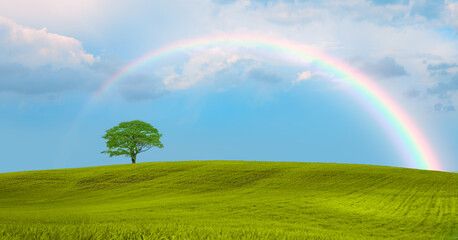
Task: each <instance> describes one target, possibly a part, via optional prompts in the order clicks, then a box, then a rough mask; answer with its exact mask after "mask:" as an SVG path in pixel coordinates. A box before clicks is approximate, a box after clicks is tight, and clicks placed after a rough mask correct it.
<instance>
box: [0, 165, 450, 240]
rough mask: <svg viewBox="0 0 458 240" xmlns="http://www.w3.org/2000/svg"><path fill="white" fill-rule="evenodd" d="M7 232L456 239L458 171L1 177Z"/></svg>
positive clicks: (248, 170) (285, 168)
mask: <svg viewBox="0 0 458 240" xmlns="http://www.w3.org/2000/svg"><path fill="white" fill-rule="evenodd" d="M0 239H453V240H455V239H458V174H457V173H448V172H437V171H425V170H415V169H405V168H393V167H382V166H369V165H353V164H329V163H291V162H244V161H188V162H157V163H140V164H135V165H132V164H127V165H112V166H103V167H91V168H77V169H60V170H46V171H30V172H14V173H2V174H0Z"/></svg>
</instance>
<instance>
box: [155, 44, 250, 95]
mask: <svg viewBox="0 0 458 240" xmlns="http://www.w3.org/2000/svg"><path fill="white" fill-rule="evenodd" d="M246 59H252V57H250V56H249V55H247V54H240V53H237V50H236V49H233V51H230V50H223V49H222V48H211V49H207V50H204V51H195V52H192V53H190V59H189V60H188V61H187V62H186V63H184V65H183V67H182V70H181V72H180V73H177V72H176V71H175V69H174V68H170V67H167V68H166V69H167V71H166V75H165V76H164V77H163V83H164V85H165V87H166V89H169V90H182V89H186V88H189V87H191V86H193V85H196V84H198V83H200V82H202V81H205V80H208V79H209V78H211V77H212V76H213V75H215V74H216V73H218V72H220V71H222V70H224V69H227V68H229V67H231V66H233V65H234V64H236V63H237V62H239V61H240V60H246Z"/></svg>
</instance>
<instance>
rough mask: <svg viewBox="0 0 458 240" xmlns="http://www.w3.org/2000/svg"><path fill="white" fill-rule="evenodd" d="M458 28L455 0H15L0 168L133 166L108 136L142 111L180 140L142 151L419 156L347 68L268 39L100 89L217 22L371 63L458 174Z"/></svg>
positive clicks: (236, 156)
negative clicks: (109, 148) (368, 104)
mask: <svg viewBox="0 0 458 240" xmlns="http://www.w3.org/2000/svg"><path fill="white" fill-rule="evenodd" d="M457 33H458V2H456V1H451V0H444V1H426V0H415V1H414V0H410V1H409V0H400V1H396V0H379V1H376V0H372V1H370V0H349V1H337V0H325V1H313V0H309V1H307V0H304V1H299V0H296V1H293V0H288V1H286V0H285V1H261V0H251V1H250V0H240V1H236V0H213V1H210V0H208V1H192V2H191V1H140V0H133V1H128V2H127V1H106V0H80V1H57V0H43V1H40V2H37V1H27V0H18V1H14V2H12V1H7V0H0V43H1V44H0V99H1V101H0V128H1V129H0V130H1V133H2V134H1V135H0V146H1V149H2V156H1V164H0V172H8V171H22V170H35V169H52V168H68V167H85V166H100V165H108V164H120V163H129V161H130V160H129V159H127V158H124V157H115V158H111V159H110V158H108V156H106V155H103V154H101V153H100V152H101V151H103V150H104V149H105V146H104V145H105V143H104V141H103V139H102V138H101V136H102V135H103V134H104V131H105V130H106V129H108V128H110V127H112V126H114V125H116V124H118V123H119V122H122V121H129V120H135V119H139V120H143V121H146V122H149V123H151V124H152V125H154V126H155V127H157V128H158V129H159V131H160V132H161V133H163V139H162V140H163V143H164V146H165V147H164V148H163V149H160V150H158V149H152V150H150V151H149V152H146V153H142V154H140V155H139V157H138V162H146V161H181V160H213V159H222V160H253V161H306V162H339V163H361V164H376V165H388V166H400V167H404V166H406V165H405V162H404V161H403V159H402V156H401V155H400V154H399V152H398V149H397V148H396V147H395V145H394V143H392V142H391V141H392V140H391V139H390V138H389V137H388V136H387V134H386V133H385V132H384V130H383V129H382V128H381V126H380V125H379V124H378V122H377V121H375V119H374V118H373V117H372V116H371V115H370V114H369V113H368V112H367V111H366V110H365V109H364V107H363V106H362V105H361V104H360V103H358V102H357V101H355V99H354V98H352V97H351V96H350V95H349V94H348V92H347V91H345V89H342V88H341V87H340V86H339V84H338V83H336V81H334V79H333V78H332V75H330V74H329V73H327V72H323V71H322V70H320V69H317V68H314V67H313V66H310V65H301V64H297V63H295V62H294V61H290V60H289V59H288V58H287V57H285V56H279V55H276V54H273V53H269V52H265V53H264V52H262V51H251V50H249V49H248V50H247V49H245V48H237V47H230V48H229V47H224V46H212V47H208V48H202V49H195V50H193V51H187V52H181V53H176V54H171V55H168V56H166V57H165V58H162V59H161V60H160V61H156V62H154V63H152V64H149V65H147V66H145V67H144V68H141V69H139V70H138V71H136V72H133V73H132V74H130V75H128V76H126V77H125V78H123V79H122V80H121V81H120V82H118V83H117V84H115V85H114V86H112V87H111V88H110V89H109V90H108V91H107V92H106V93H105V94H104V95H102V96H101V97H100V98H98V99H97V100H96V101H91V96H92V95H93V94H94V92H95V91H97V89H99V88H100V87H101V86H102V85H103V83H104V82H105V81H107V79H109V78H110V76H112V75H114V74H115V73H116V72H117V71H119V70H120V69H121V68H122V67H123V66H125V65H126V64H128V63H129V62H131V61H134V60H135V59H137V58H139V57H141V56H142V55H144V54H146V53H148V52H150V51H152V50H154V49H157V48H160V47H162V46H164V45H167V44H170V43H172V42H175V41H180V40H184V39H189V38H195V37H201V36H209V35H217V34H258V35H266V36H271V37H275V38H283V39H287V40H289V41H294V42H298V43H302V44H306V45H309V46H313V47H314V48H316V49H319V50H320V51H322V52H324V53H326V54H328V55H331V56H333V57H335V58H337V59H340V60H342V61H344V62H345V63H347V64H349V65H351V66H353V67H354V68H356V69H358V70H360V71H361V72H363V73H365V74H366V75H367V76H369V77H371V78H372V79H373V80H374V81H376V82H377V83H378V84H379V85H380V86H381V87H382V88H383V89H385V90H386V91H387V92H388V93H389V94H390V95H391V96H392V97H393V98H394V99H396V101H397V102H398V103H399V104H400V105H401V106H403V107H404V108H405V110H406V112H408V113H409V115H410V116H411V117H412V118H413V119H414V120H415V121H416V123H417V124H418V125H419V126H420V127H421V130H422V132H423V133H424V135H426V136H427V137H428V140H429V142H430V143H431V145H432V146H433V147H434V150H435V152H436V153H437V154H438V155H439V157H440V160H441V163H442V165H443V166H444V169H445V170H447V171H456V170H458V163H457V161H456V158H455V156H457V154H458V124H457V122H458V113H457V110H458V109H457V107H458V92H457V91H458V60H457V59H458V58H457V57H458V37H457ZM305 73H307V74H305ZM301 74H302V75H301ZM304 74H305V75H307V76H308V77H304V78H301V76H305V75H304ZM83 109H84V110H83Z"/></svg>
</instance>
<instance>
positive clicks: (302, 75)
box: [293, 70, 313, 84]
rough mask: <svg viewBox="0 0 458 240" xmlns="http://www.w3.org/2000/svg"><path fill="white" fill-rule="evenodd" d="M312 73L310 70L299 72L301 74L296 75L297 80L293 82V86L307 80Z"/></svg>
mask: <svg viewBox="0 0 458 240" xmlns="http://www.w3.org/2000/svg"><path fill="white" fill-rule="evenodd" d="M312 76H313V75H312V72H311V71H310V70H308V71H305V72H301V73H298V74H297V78H296V80H295V81H293V84H295V83H299V82H302V81H305V80H308V79H310V78H311V77H312Z"/></svg>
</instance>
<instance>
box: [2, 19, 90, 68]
mask: <svg viewBox="0 0 458 240" xmlns="http://www.w3.org/2000/svg"><path fill="white" fill-rule="evenodd" d="M0 42H1V45H0V61H1V62H10V63H20V64H22V65H25V66H27V67H39V66H45V65H51V66H53V67H56V68H60V67H80V66H81V65H87V64H93V63H94V62H95V61H97V58H96V57H94V56H93V55H92V54H89V53H86V52H85V51H84V49H83V46H82V44H81V42H80V41H78V40H76V39H74V38H70V37H66V36H61V35H58V34H53V33H48V32H47V30H46V29H45V28H44V29H41V30H37V29H33V28H28V27H24V26H21V25H18V24H16V23H14V22H13V21H10V20H8V19H6V18H3V17H0Z"/></svg>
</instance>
